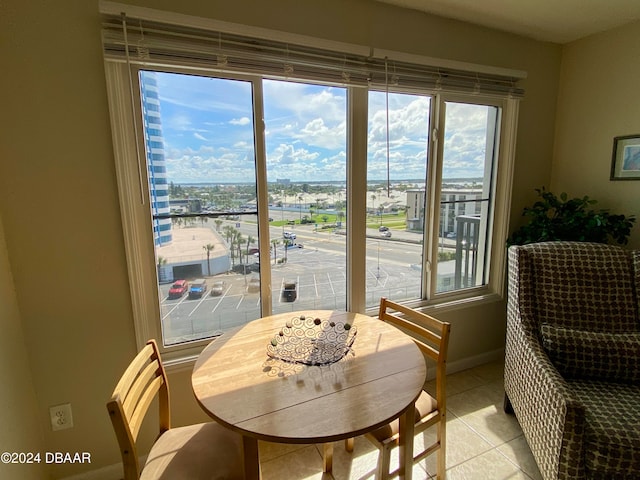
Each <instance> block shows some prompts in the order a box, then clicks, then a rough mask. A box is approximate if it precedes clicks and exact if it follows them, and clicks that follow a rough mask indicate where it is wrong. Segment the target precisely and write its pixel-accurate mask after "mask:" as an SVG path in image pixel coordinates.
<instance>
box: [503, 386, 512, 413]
mask: <svg viewBox="0 0 640 480" xmlns="http://www.w3.org/2000/svg"><path fill="white" fill-rule="evenodd" d="M502 409H503V410H504V413H507V414H509V415H512V414H513V405H511V400H509V397H508V396H507V394H506V392H505V394H504V404H503V405H502Z"/></svg>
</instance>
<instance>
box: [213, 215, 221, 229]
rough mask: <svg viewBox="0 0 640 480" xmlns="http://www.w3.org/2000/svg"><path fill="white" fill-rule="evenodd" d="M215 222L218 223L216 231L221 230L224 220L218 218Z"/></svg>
mask: <svg viewBox="0 0 640 480" xmlns="http://www.w3.org/2000/svg"><path fill="white" fill-rule="evenodd" d="M214 223H215V224H216V231H217V232H220V225H222V220H220V219H219V218H216V220H215V222H214Z"/></svg>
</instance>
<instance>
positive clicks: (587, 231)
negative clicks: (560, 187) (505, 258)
mask: <svg viewBox="0 0 640 480" xmlns="http://www.w3.org/2000/svg"><path fill="white" fill-rule="evenodd" d="M536 192H537V193H538V196H539V197H540V199H539V200H537V201H536V202H534V204H533V205H532V206H531V207H525V209H524V210H523V212H522V215H523V216H525V217H529V222H528V223H527V224H526V225H523V226H522V227H520V228H519V229H517V230H516V231H515V232H513V233H512V234H511V236H510V237H509V238H508V239H507V246H510V245H525V244H527V243H535V242H547V241H553V240H564V241H570V240H574V241H581V242H597V243H609V242H610V241H612V240H613V241H615V242H617V243H619V244H626V243H627V242H628V241H629V235H631V229H632V228H633V224H634V222H635V220H636V219H635V218H634V217H633V216H632V215H631V216H628V217H627V216H625V215H620V214H611V213H609V211H608V210H594V209H591V208H590V206H591V205H595V204H596V203H597V201H596V200H593V199H591V198H589V197H588V196H586V195H585V196H584V197H582V198H577V197H576V198H568V196H567V194H566V193H565V192H562V193H561V194H560V196H559V197H558V196H556V195H555V194H553V193H552V192H549V191H547V190H545V188H544V187H542V188H537V189H536Z"/></svg>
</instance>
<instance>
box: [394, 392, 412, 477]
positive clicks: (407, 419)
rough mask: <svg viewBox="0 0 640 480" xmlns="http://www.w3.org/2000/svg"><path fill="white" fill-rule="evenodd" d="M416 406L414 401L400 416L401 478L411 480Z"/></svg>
mask: <svg viewBox="0 0 640 480" xmlns="http://www.w3.org/2000/svg"><path fill="white" fill-rule="evenodd" d="M415 408H416V407H415V404H414V403H412V404H411V405H410V406H409V408H408V409H407V410H406V411H405V412H404V413H403V414H402V415H400V418H399V421H400V425H399V427H400V428H399V430H400V431H399V436H398V444H399V454H400V471H399V478H400V479H404V480H411V478H412V475H413V427H414V422H415Z"/></svg>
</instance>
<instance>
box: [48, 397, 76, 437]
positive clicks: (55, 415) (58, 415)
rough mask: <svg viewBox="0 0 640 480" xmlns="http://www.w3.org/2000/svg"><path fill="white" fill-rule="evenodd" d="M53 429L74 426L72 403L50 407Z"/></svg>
mask: <svg viewBox="0 0 640 480" xmlns="http://www.w3.org/2000/svg"><path fill="white" fill-rule="evenodd" d="M49 415H50V417H51V429H52V430H54V431H55V430H64V429H65V428H71V427H73V415H71V404H70V403H64V404H62V405H55V406H53V407H49Z"/></svg>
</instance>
